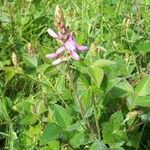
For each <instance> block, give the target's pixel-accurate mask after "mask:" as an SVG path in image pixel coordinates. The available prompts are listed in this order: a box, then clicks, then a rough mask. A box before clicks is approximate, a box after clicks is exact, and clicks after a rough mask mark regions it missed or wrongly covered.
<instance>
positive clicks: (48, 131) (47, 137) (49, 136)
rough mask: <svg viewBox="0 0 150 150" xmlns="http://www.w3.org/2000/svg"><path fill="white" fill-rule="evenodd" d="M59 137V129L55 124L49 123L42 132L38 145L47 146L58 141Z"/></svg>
mask: <svg viewBox="0 0 150 150" xmlns="http://www.w3.org/2000/svg"><path fill="white" fill-rule="evenodd" d="M59 135H60V129H59V127H58V126H57V125H56V124H55V123H49V124H48V125H47V126H46V128H45V129H44V131H43V134H42V137H41V139H40V145H44V144H48V142H50V141H52V140H56V139H58V138H59Z"/></svg>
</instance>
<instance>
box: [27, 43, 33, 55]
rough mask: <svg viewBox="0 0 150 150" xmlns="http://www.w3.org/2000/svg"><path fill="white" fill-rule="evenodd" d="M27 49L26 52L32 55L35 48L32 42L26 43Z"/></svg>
mask: <svg viewBox="0 0 150 150" xmlns="http://www.w3.org/2000/svg"><path fill="white" fill-rule="evenodd" d="M27 50H28V54H29V55H33V54H34V52H35V49H34V48H33V47H32V44H31V43H28V44H27Z"/></svg>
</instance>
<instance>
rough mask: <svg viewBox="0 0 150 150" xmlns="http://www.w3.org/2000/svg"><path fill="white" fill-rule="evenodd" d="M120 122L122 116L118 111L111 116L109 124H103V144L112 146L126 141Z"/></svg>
mask: <svg viewBox="0 0 150 150" xmlns="http://www.w3.org/2000/svg"><path fill="white" fill-rule="evenodd" d="M122 122H123V115H122V113H121V112H120V111H119V112H116V113H114V114H113V115H112V116H111V118H110V121H109V122H106V123H104V124H103V130H102V133H103V134H102V135H103V141H104V143H105V144H109V145H114V144H116V143H120V142H124V141H126V140H127V134H126V131H125V130H124V129H123V126H122ZM112 137H113V138H112Z"/></svg>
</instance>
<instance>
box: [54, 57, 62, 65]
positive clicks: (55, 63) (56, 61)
mask: <svg viewBox="0 0 150 150" xmlns="http://www.w3.org/2000/svg"><path fill="white" fill-rule="evenodd" d="M61 62H62V59H61V58H58V59H56V60H55V61H53V62H52V65H58V64H60V63H61Z"/></svg>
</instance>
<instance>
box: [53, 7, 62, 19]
mask: <svg viewBox="0 0 150 150" xmlns="http://www.w3.org/2000/svg"><path fill="white" fill-rule="evenodd" d="M61 18H63V13H62V10H61V8H60V7H59V6H58V5H57V6H56V8H55V19H61Z"/></svg>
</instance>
